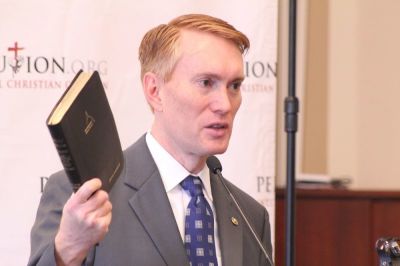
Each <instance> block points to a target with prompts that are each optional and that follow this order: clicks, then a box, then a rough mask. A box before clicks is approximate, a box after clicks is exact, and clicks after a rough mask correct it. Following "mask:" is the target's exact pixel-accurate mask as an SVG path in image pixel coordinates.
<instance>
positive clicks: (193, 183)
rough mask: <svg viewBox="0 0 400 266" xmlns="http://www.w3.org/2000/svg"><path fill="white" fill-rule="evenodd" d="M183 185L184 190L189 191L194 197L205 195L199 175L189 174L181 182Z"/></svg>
mask: <svg viewBox="0 0 400 266" xmlns="http://www.w3.org/2000/svg"><path fill="white" fill-rule="evenodd" d="M181 186H182V187H183V189H184V190H186V191H189V193H190V196H192V197H197V196H200V195H203V188H202V185H201V180H200V178H199V177H197V176H192V175H189V176H188V177H186V178H185V179H184V180H183V181H182V182H181Z"/></svg>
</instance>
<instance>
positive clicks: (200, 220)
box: [181, 175, 218, 266]
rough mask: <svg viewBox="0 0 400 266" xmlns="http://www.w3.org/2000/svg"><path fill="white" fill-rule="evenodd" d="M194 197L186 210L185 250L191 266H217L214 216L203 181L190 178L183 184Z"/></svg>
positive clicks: (193, 177) (194, 177)
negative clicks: (205, 195)
mask: <svg viewBox="0 0 400 266" xmlns="http://www.w3.org/2000/svg"><path fill="white" fill-rule="evenodd" d="M181 186H182V187H183V189H185V190H186V191H188V192H189V193H190V196H191V197H192V198H191V200H190V202H189V204H188V207H187V209H186V217H185V248H186V253H187V255H188V257H189V261H190V265H191V266H217V265H218V263H217V257H216V255H215V243H214V216H213V212H212V209H211V207H210V205H209V204H208V202H207V200H206V199H205V197H204V194H203V189H202V184H201V181H200V179H199V178H198V177H196V176H191V175H190V176H188V177H186V179H185V180H183V181H182V182H181Z"/></svg>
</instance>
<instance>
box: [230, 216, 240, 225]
mask: <svg viewBox="0 0 400 266" xmlns="http://www.w3.org/2000/svg"><path fill="white" fill-rule="evenodd" d="M231 222H232V223H233V224H234V225H236V226H238V225H239V221H238V220H237V219H236V218H235V217H232V218H231Z"/></svg>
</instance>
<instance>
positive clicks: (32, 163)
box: [0, 0, 278, 266]
mask: <svg viewBox="0 0 400 266" xmlns="http://www.w3.org/2000/svg"><path fill="white" fill-rule="evenodd" d="M277 9H278V7H277V0H249V1H232V0H219V1H215V0H203V1H195V0H186V1H178V0H169V1H154V0H147V1H130V0H124V1H122V0H121V1H114V0H86V1H78V0H59V1H54V0H38V1H30V0H0V17H1V23H0V177H1V180H2V187H3V189H2V192H1V193H0V210H1V217H2V218H1V219H0V236H1V237H0V261H1V263H2V265H8V266H13V265H15V266H17V265H18V266H19V265H25V264H26V263H27V260H28V257H29V252H30V244H29V233H30V229H31V226H32V224H33V222H34V218H35V215H36V210H37V207H38V203H39V199H40V196H41V192H42V189H43V186H44V185H45V183H46V180H47V177H48V176H49V175H50V174H52V173H53V172H55V171H57V170H59V169H61V168H62V166H61V163H60V159H59V157H58V155H57V152H56V150H55V148H54V145H53V143H52V140H51V138H50V134H49V132H48V130H47V128H46V125H45V120H46V118H47V116H48V114H49V112H50V111H51V109H52V107H53V106H54V104H55V103H56V101H57V100H58V98H59V97H60V96H61V94H62V93H63V91H64V90H65V89H66V86H67V85H68V84H69V82H70V81H71V79H72V78H73V76H74V75H75V73H76V72H77V71H78V70H79V69H84V70H86V71H93V70H98V71H99V73H100V75H101V77H102V80H103V82H104V84H105V86H106V90H107V96H108V98H109V101H110V104H111V108H112V110H113V112H114V116H115V119H116V122H117V127H118V130H119V134H120V137H121V141H122V144H123V146H124V147H127V146H128V145H130V144H131V143H133V142H134V141H135V140H136V139H137V138H138V137H139V136H141V135H142V134H143V133H145V132H146V130H148V129H149V128H150V125H151V121H152V114H151V112H150V110H149V108H148V106H147V103H146V101H145V99H144V96H143V93H142V90H141V84H140V78H139V72H140V70H139V63H138V59H137V51H138V46H139V42H140V40H141V38H142V36H143V35H144V33H145V32H146V31H147V30H148V29H150V28H152V27H154V26H156V25H158V24H160V23H166V22H168V21H169V20H171V19H172V18H174V17H176V16H178V15H181V14H184V13H205V14H209V15H213V16H217V17H220V18H222V19H224V20H227V21H228V22H230V23H231V24H233V25H234V26H235V27H236V28H237V29H239V30H241V31H243V32H244V33H246V35H247V36H248V37H249V39H250V41H251V48H250V51H249V52H248V54H247V55H246V57H245V61H246V62H245V74H246V80H245V82H244V85H243V88H242V96H243V102H242V107H241V109H240V110H239V112H238V114H237V119H236V122H235V129H234V133H233V136H232V140H231V144H230V147H229V149H228V151H227V153H226V154H224V155H223V156H220V159H221V162H222V165H223V166H224V171H223V174H224V176H225V177H226V178H228V179H229V180H231V181H232V182H233V183H235V184H236V185H238V186H239V187H241V188H242V189H244V190H245V191H247V192H248V193H249V194H251V195H252V196H253V197H254V198H255V199H257V200H258V201H259V202H261V203H262V204H263V205H265V206H266V207H267V209H268V210H269V213H270V216H271V217H270V218H271V224H272V231H273V232H274V228H275V227H274V220H275V219H274V213H275V209H274V206H275V201H274V198H275V192H274V187H275V184H274V176H275V128H276V126H275V124H276V122H275V120H276V118H275V117H276V110H275V109H276V69H277V68H276V55H277V52H276V43H277Z"/></svg>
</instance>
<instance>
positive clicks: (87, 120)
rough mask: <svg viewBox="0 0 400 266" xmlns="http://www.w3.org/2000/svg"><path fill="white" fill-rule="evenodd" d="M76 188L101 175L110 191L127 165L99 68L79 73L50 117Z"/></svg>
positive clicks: (52, 133)
mask: <svg viewBox="0 0 400 266" xmlns="http://www.w3.org/2000/svg"><path fill="white" fill-rule="evenodd" d="M47 127H48V129H49V131H50V134H51V137H52V138H53V142H54V144H55V146H56V149H57V152H58V154H59V156H60V159H61V162H62V164H63V166H64V169H65V172H66V174H67V176H68V178H69V180H70V181H71V183H72V187H73V190H74V191H76V190H78V188H79V187H80V186H81V185H82V184H83V183H84V182H85V181H87V180H88V179H90V178H93V177H99V178H100V179H101V180H102V189H104V190H105V191H107V192H109V191H110V190H111V188H112V186H113V184H114V183H115V181H116V180H117V178H118V176H119V174H120V173H121V170H122V168H123V163H124V159H123V153H122V148H121V142H120V139H119V136H118V131H117V127H116V124H115V120H114V117H113V114H112V111H111V108H110V105H109V103H108V100H107V96H106V93H105V90H104V87H103V84H102V82H101V80H100V76H99V73H98V72H97V71H95V72H93V73H87V72H83V71H82V70H81V71H80V72H79V73H77V74H76V76H75V78H74V79H73V81H72V82H71V84H70V85H69V87H68V88H67V90H66V91H65V92H64V94H63V95H62V96H61V98H60V100H59V101H58V102H57V104H56V106H55V107H54V108H53V110H52V112H51V113H50V115H49V117H48V119H47Z"/></svg>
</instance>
